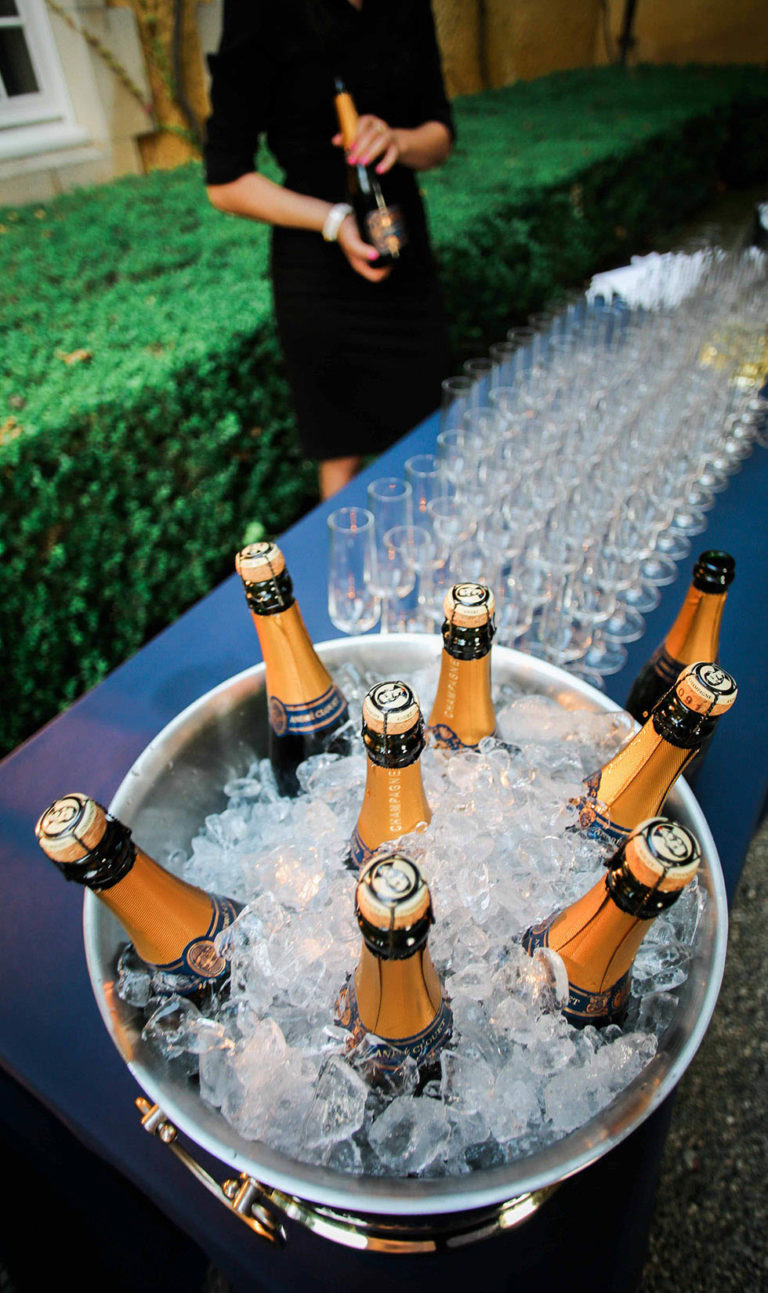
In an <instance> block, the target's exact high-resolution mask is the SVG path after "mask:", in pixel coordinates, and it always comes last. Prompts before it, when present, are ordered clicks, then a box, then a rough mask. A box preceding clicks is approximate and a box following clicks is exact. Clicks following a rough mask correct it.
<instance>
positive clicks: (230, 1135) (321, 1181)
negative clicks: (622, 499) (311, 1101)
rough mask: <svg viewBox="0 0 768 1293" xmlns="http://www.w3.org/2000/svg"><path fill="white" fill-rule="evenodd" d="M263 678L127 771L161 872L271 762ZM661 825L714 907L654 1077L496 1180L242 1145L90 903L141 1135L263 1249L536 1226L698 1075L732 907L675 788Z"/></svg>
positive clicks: (578, 699) (554, 689)
mask: <svg viewBox="0 0 768 1293" xmlns="http://www.w3.org/2000/svg"><path fill="white" fill-rule="evenodd" d="M317 649H318V653H319V655H320V656H321V658H322V659H323V660H324V661H325V662H326V664H328V665H329V666H330V667H331V668H333V666H334V664H336V665H339V664H341V662H342V661H344V660H349V659H352V660H353V661H354V662H355V663H357V664H359V665H360V666H361V667H362V668H364V669H365V670H366V671H370V672H372V673H373V674H374V675H375V676H378V677H380V678H388V677H403V678H405V679H406V680H407V679H408V677H409V675H410V673H411V672H414V671H416V670H417V669H419V668H423V666H424V665H425V664H427V663H428V662H429V661H430V660H433V659H437V657H438V656H439V652H440V649H441V642H440V639H439V638H437V637H425V636H404V635H392V636H383V637H359V638H348V639H341V640H338V641H334V642H328V643H324V644H322V645H320V646H319V647H318V648H317ZM493 668H494V679H495V681H496V683H499V682H504V681H513V682H516V683H517V684H519V685H521V686H522V687H523V689H524V690H527V691H530V692H537V693H543V694H546V695H548V696H551V697H554V698H555V699H557V700H558V701H559V702H560V703H561V704H563V705H565V706H567V707H568V708H575V709H579V708H580V709H586V710H591V711H596V710H600V709H607V710H612V709H617V708H618V706H616V705H615V704H614V703H613V702H612V701H610V700H608V699H607V698H606V697H605V696H603V695H601V693H600V692H598V691H596V690H595V689H594V688H592V687H590V686H588V685H587V684H585V683H583V682H581V681H579V680H578V679H576V678H572V677H570V676H569V675H568V674H567V673H565V672H563V671H562V670H560V669H557V668H555V667H553V666H551V665H548V664H545V663H543V662H542V661H539V660H536V659H534V658H532V657H530V656H526V655H522V654H520V653H519V652H516V651H511V650H509V649H507V648H504V647H495V648H494V656H493ZM263 692H264V666H263V665H257V666H254V667H253V668H251V669H247V670H246V671H245V672H244V673H241V674H237V675H236V676H235V677H233V678H230V679H229V680H228V681H227V682H224V683H222V684H221V685H220V686H219V687H215V688H214V689H213V690H212V691H209V692H208V693H207V694H206V695H205V696H201V697H200V699H199V700H197V701H195V703H194V704H193V705H190V706H189V707H188V708H187V709H185V710H184V711H183V712H182V713H181V714H179V715H178V717H177V718H175V719H174V720H173V721H172V722H171V723H169V724H168V726H167V727H166V728H165V729H164V731H162V732H161V733H160V735H159V736H157V737H156V738H155V740H154V741H152V743H151V744H150V745H149V746H148V747H147V749H146V750H145V751H144V753H143V754H142V755H141V756H140V757H139V758H138V759H137V760H136V762H135V764H134V765H133V767H132V768H131V769H130V771H129V772H128V774H127V776H126V777H125V779H124V781H123V782H122V785H121V786H120V788H119V790H118V791H117V794H116V795H115V797H114V799H113V801H112V803H111V805H110V808H111V811H112V812H113V813H114V814H115V815H116V816H117V817H119V818H121V819H122V820H123V821H125V822H126V823H128V824H129V825H130V826H131V827H132V828H133V829H134V831H135V832H136V835H137V837H138V839H139V841H140V842H141V845H142V847H143V848H145V849H146V850H147V852H148V853H150V854H151V855H154V856H156V857H157V858H158V859H159V860H163V858H164V857H166V856H167V854H168V852H169V850H170V849H171V848H173V849H177V848H185V847H187V846H188V845H189V844H190V842H191V840H192V838H193V836H194V835H196V834H197V832H198V830H199V828H200V826H201V823H202V821H203V819H204V817H205V816H206V815H208V814H209V813H215V812H220V811H221V810H222V809H223V808H224V806H225V797H224V794H223V791H222V786H223V785H224V784H225V782H227V781H229V780H230V778H232V777H235V776H240V775H242V774H243V773H244V772H245V771H246V769H247V767H248V765H249V764H250V762H251V761H252V759H253V756H254V752H257V753H266V749H267V717H266V705H265V703H264V694H263ZM667 811H669V812H671V814H672V815H673V816H675V817H677V818H678V819H679V820H680V821H681V822H683V823H684V824H685V825H687V826H690V827H691V828H692V829H693V831H694V832H695V834H696V835H697V837H698V839H699V841H700V844H701V848H702V854H703V865H702V867H701V873H700V874H701V883H702V884H703V885H704V886H705V888H706V890H707V892H708V895H709V901H708V902H707V904H706V906H705V910H704V913H703V917H702V920H701V921H700V924H699V929H698V931H697V935H696V944H695V948H694V953H693V958H692V962H691V965H690V970H689V975H688V978H687V980H686V982H685V984H684V985H683V986H682V988H681V989H680V993H679V1005H678V1009H677V1011H676V1013H675V1017H674V1020H673V1022H672V1023H671V1024H670V1025H669V1027H668V1028H667V1030H666V1032H665V1033H664V1035H663V1037H662V1038H661V1040H660V1043H659V1049H658V1051H657V1054H656V1055H655V1057H654V1059H653V1060H652V1061H651V1063H650V1064H649V1065H648V1066H647V1067H646V1068H645V1069H644V1070H643V1072H642V1073H641V1074H640V1075H639V1076H638V1077H636V1078H635V1079H634V1080H633V1081H632V1082H631V1083H630V1084H629V1085H628V1086H627V1087H626V1088H625V1089H624V1091H623V1092H622V1093H621V1094H620V1095H619V1096H618V1097H617V1098H616V1099H615V1100H614V1101H613V1102H612V1104H611V1105H609V1106H608V1107H607V1108H606V1109H604V1110H603V1111H602V1112H601V1113H600V1114H599V1115H598V1116H597V1117H595V1118H593V1119H592V1120H591V1121H590V1122H588V1123H586V1124H584V1125H583V1126H582V1127H580V1128H579V1129H578V1130H576V1131H573V1132H571V1133H570V1134H569V1135H567V1136H565V1137H563V1138H562V1139H561V1140H559V1141H557V1143H555V1144H553V1145H550V1146H549V1147H547V1148H546V1149H543V1150H541V1151H539V1152H537V1153H535V1154H532V1155H531V1156H529V1157H527V1158H524V1159H520V1160H518V1161H516V1162H513V1163H509V1164H506V1165H505V1166H501V1167H494V1168H487V1169H483V1170H477V1171H474V1172H472V1173H471V1174H469V1175H465V1176H461V1177H453V1178H440V1179H422V1180H416V1179H392V1178H372V1177H362V1176H361V1177H356V1176H351V1175H344V1174H342V1173H339V1172H335V1171H332V1170H330V1169H328V1168H324V1167H319V1166H314V1165H309V1164H306V1163H300V1162H296V1161H295V1160H293V1159H290V1158H288V1157H287V1156H286V1155H284V1154H281V1153H279V1152H277V1151H276V1150H273V1149H270V1147H269V1146H268V1145H265V1144H262V1143H261V1142H259V1141H247V1140H244V1139H243V1138H242V1137H241V1136H239V1135H238V1134H237V1132H235V1131H234V1130H233V1129H232V1127H230V1125H229V1124H228V1123H227V1122H226V1121H225V1120H224V1118H223V1117H222V1116H221V1114H220V1113H219V1111H218V1110H215V1109H212V1108H209V1107H208V1106H207V1105H205V1104H203V1102H202V1101H201V1100H200V1098H199V1096H198V1094H197V1090H196V1088H195V1087H194V1085H192V1084H191V1083H190V1082H189V1080H188V1079H187V1078H186V1077H185V1076H184V1075H183V1074H182V1073H180V1072H176V1071H175V1070H174V1066H173V1065H172V1064H170V1065H169V1064H168V1062H167V1061H165V1060H163V1059H162V1058H161V1057H160V1056H159V1054H157V1053H156V1052H155V1051H153V1049H152V1048H150V1047H149V1046H148V1045H146V1044H145V1043H144V1042H143V1041H142V1039H141V1027H142V1019H141V1017H140V1014H139V1012H137V1011H136V1010H134V1009H133V1008H132V1007H130V1006H128V1005H126V1004H125V1003H124V1002H122V1001H121V1000H119V998H118V997H117V996H116V994H115V991H114V963H115V955H116V952H117V950H118V948H119V946H120V945H121V943H123V942H124V941H125V935H124V933H123V931H122V929H121V927H120V926H119V924H118V923H117V922H116V920H115V919H114V918H113V917H112V916H111V914H110V913H109V912H108V911H107V909H106V908H105V907H104V906H103V904H101V903H100V902H98V900H97V899H96V898H95V897H94V895H93V894H92V893H90V892H87V893H86V898H85V911H84V932H85V947H86V954H87V958H88V967H89V971H90V975H91V981H92V984H93V990H94V993H95V995H96V1000H97V1002H98V1005H99V1009H100V1010H101V1013H102V1016H103V1018H104V1022H105V1024H106V1026H107V1028H108V1029H109V1032H110V1034H111V1036H112V1039H113V1041H114V1043H115V1045H116V1046H117V1048H118V1050H119V1052H120V1054H121V1055H122V1057H123V1059H124V1060H125V1062H126V1064H127V1065H128V1067H129V1069H130V1070H131V1072H132V1073H133V1075H134V1077H135V1078H136V1080H137V1082H138V1083H139V1085H140V1086H141V1087H142V1089H143V1090H144V1091H145V1092H146V1095H147V1097H148V1098H147V1099H142V1100H139V1101H137V1104H138V1105H139V1108H140V1109H141V1111H142V1115H143V1119H142V1120H143V1122H144V1125H145V1127H146V1128H147V1130H149V1131H152V1132H154V1133H155V1134H157V1135H159V1136H160V1138H161V1139H162V1140H164V1141H165V1142H166V1143H168V1144H170V1145H171V1147H172V1148H173V1149H174V1151H175V1152H176V1153H177V1154H178V1155H179V1156H180V1157H181V1158H182V1159H183V1160H184V1161H185V1162H186V1163H187V1165H188V1166H189V1167H190V1168H191V1170H192V1171H194V1172H195V1174H196V1175H197V1176H198V1177H199V1178H200V1180H201V1181H202V1182H203V1184H204V1185H205V1186H206V1187H207V1188H209V1189H211V1190H213V1191H214V1192H215V1193H217V1194H218V1195H219V1197H220V1198H221V1199H222V1201H223V1202H225V1203H227V1204H228V1206H230V1207H232V1208H234V1209H235V1211H236V1212H237V1213H238V1215H239V1216H240V1217H241V1218H242V1219H243V1220H244V1221H245V1222H246V1223H247V1224H248V1225H249V1226H250V1227H251V1228H252V1229H253V1230H254V1231H257V1232H258V1233H260V1234H261V1235H263V1236H264V1237H265V1238H269V1239H273V1240H279V1239H280V1238H281V1236H282V1235H283V1233H284V1232H283V1230H282V1221H283V1220H284V1217H285V1216H289V1217H291V1218H293V1219H294V1220H298V1221H300V1222H302V1223H303V1224H305V1225H307V1226H308V1227H309V1228H310V1229H312V1230H313V1231H315V1232H316V1233H319V1234H322V1235H325V1236H327V1237H328V1238H331V1239H335V1240H337V1241H340V1242H342V1243H347V1244H350V1245H352V1246H354V1247H357V1248H371V1249H377V1250H379V1251H386V1252H392V1253H397V1252H410V1253H413V1252H419V1251H429V1250H434V1249H437V1248H441V1247H444V1246H446V1245H451V1246H454V1245H456V1244H458V1243H463V1242H469V1241H470V1240H474V1239H479V1238H483V1237H485V1236H487V1235H489V1234H492V1233H494V1232H497V1231H500V1230H505V1229H507V1228H509V1227H510V1226H513V1225H515V1224H517V1223H518V1222H520V1221H521V1220H523V1219H524V1218H525V1217H526V1216H528V1215H530V1213H531V1212H532V1211H534V1210H535V1209H536V1208H537V1207H539V1206H540V1205H541V1204H542V1202H543V1201H544V1200H545V1199H546V1197H547V1195H548V1194H549V1193H550V1192H551V1191H552V1190H553V1189H554V1188H555V1187H556V1186H557V1184H558V1183H559V1182H561V1181H563V1180H565V1178H566V1177H569V1176H572V1175H573V1174H574V1173H575V1172H579V1171H580V1170H581V1169H582V1168H585V1167H587V1166H588V1165H589V1164H590V1163H593V1162H595V1160H597V1159H598V1158H600V1157H601V1156H602V1155H603V1154H606V1153H607V1152H608V1151H609V1150H610V1149H612V1148H613V1147H614V1146H615V1145H617V1144H619V1142H620V1141H622V1140H623V1139H624V1138H625V1137H626V1136H628V1135H629V1133H630V1132H631V1131H633V1130H634V1129H635V1128H636V1127H638V1126H639V1125H640V1123H641V1122H643V1120H644V1119H645V1118H647V1117H648V1115H649V1114H650V1113H651V1112H652V1111H653V1110H654V1109H655V1108H656V1107H657V1106H658V1105H659V1104H660V1103H661V1101H662V1100H664V1098H665V1097H666V1096H667V1095H669V1093H670V1092H671V1091H672V1089H673V1087H674V1086H675V1085H676V1083H677V1082H678V1081H679V1079H680V1077H681V1076H682V1074H683V1072H684V1071H685V1069H686V1068H687V1066H688V1064H689V1063H690V1062H691V1059H692V1058H693V1056H694V1054H695V1052H696V1050H697V1048H698V1046H699V1044H700V1042H701V1040H702V1038H703V1036H704V1033H705V1031H706V1028H707V1025H708V1024H709V1020H710V1018H711V1015H712V1011H713V1009H714V1006H715V1002H716V1000H717V994H718V991H719V989H720V982H721V979H722V974H723V967H724V963H725V951H726V940H727V907H726V898H725V889H724V885H723V878H722V872H721V869H720V862H719V859H718V856H717V851H716V849H715V845H714V841H713V839H712V836H711V834H710V831H709V828H708V826H707V823H706V819H705V817H704V814H703V813H702V811H701V808H700V807H699V805H698V803H697V801H696V799H695V798H694V796H693V794H692V792H691V790H690V789H689V788H688V786H687V785H686V784H685V783H684V782H679V783H678V785H677V787H676V788H675V790H674V791H673V793H672V794H671V795H670V797H669V800H668V804H667ZM178 1132H182V1133H184V1135H185V1137H188V1138H189V1139H190V1140H191V1141H192V1142H194V1143H195V1144H196V1145H198V1146H200V1147H201V1148H202V1149H204V1150H206V1151H207V1152H208V1153H210V1154H212V1155H213V1156H214V1157H215V1158H217V1159H219V1160H221V1161H222V1162H223V1163H224V1164H226V1165H227V1167H228V1168H231V1169H234V1171H235V1173H236V1174H237V1175H236V1176H235V1177H233V1179H231V1180H227V1181H226V1182H224V1184H223V1185H219V1184H218V1183H217V1182H216V1181H214V1179H213V1178H212V1177H211V1176H210V1175H209V1174H208V1173H207V1172H205V1171H204V1170H203V1168H201V1167H200V1166H199V1165H198V1164H197V1163H196V1161H195V1159H194V1157H193V1155H192V1154H191V1153H190V1152H189V1150H188V1149H187V1148H185V1147H184V1145H183V1144H182V1143H181V1142H180V1141H179V1139H178Z"/></svg>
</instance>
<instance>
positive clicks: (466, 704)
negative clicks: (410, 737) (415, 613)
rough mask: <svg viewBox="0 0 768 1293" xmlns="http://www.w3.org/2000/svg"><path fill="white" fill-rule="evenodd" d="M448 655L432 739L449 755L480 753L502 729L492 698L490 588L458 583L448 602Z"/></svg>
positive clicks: (445, 635)
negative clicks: (487, 739)
mask: <svg viewBox="0 0 768 1293" xmlns="http://www.w3.org/2000/svg"><path fill="white" fill-rule="evenodd" d="M443 610H444V612H445V620H444V622H443V651H442V657H441V660H440V679H439V681H438V684H437V695H436V696H435V703H434V705H433V706H432V713H431V714H430V716H429V729H428V730H429V738H430V741H431V742H432V744H433V745H436V746H439V747H442V748H443V749H448V750H462V749H477V746H478V745H479V743H480V741H481V740H482V739H483V737H484V736H492V735H493V733H494V732H495V730H496V711H495V709H494V707H493V699H492V696H491V646H492V644H493V637H494V634H495V632H496V626H495V623H494V618H493V614H494V598H493V593H492V592H491V590H490V588H487V587H486V586H485V584H477V583H464V584H455V585H454V586H453V588H451V589H450V590H449V591H448V592H447V593H446V595H445V600H444V602H443Z"/></svg>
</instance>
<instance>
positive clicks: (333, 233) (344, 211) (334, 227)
mask: <svg viewBox="0 0 768 1293" xmlns="http://www.w3.org/2000/svg"><path fill="white" fill-rule="evenodd" d="M351 214H352V208H351V206H350V205H349V203H348V202H337V203H336V205H335V206H334V207H331V209H330V211H329V212H328V214H327V216H326V217H325V224H324V225H323V237H324V238H325V241H326V242H335V241H336V239H337V238H338V236H339V229H340V228H341V226H342V225H343V223H344V221H345V220H346V218H347V216H348V215H351Z"/></svg>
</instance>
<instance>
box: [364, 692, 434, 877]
mask: <svg viewBox="0 0 768 1293" xmlns="http://www.w3.org/2000/svg"><path fill="white" fill-rule="evenodd" d="M363 744H364V745H365V751H366V755H367V758H368V766H367V769H366V777H365V793H364V795H363V804H362V808H361V809H360V815H359V817H358V819H357V826H356V828H355V833H354V835H353V836H352V841H351V844H350V860H351V862H352V863H353V864H354V866H355V867H361V866H363V865H364V863H365V862H367V861H368V859H369V858H370V856H371V854H372V853H373V852H374V851H375V850H376V849H377V848H378V847H379V845H380V844H384V843H386V842H388V841H390V840H397V839H399V838H400V836H401V835H408V834H409V833H410V832H411V831H414V830H416V828H417V827H418V826H419V825H420V824H421V823H422V822H423V823H424V824H427V823H429V822H430V821H431V819H432V810H431V809H430V807H429V804H428V803H427V798H426V795H425V793H424V783H423V781H422V777H421V764H420V762H419V760H420V758H421V752H422V750H423V749H424V720H423V719H422V716H421V710H420V709H419V702H418V701H417V699H416V697H415V696H414V694H413V692H412V691H411V689H410V687H409V686H407V684H406V683H404V682H379V683H377V684H376V686H375V687H372V688H371V690H370V691H369V692H368V695H367V696H366V697H365V700H364V701H363Z"/></svg>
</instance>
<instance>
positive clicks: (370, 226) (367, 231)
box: [335, 77, 407, 269]
mask: <svg viewBox="0 0 768 1293" xmlns="http://www.w3.org/2000/svg"><path fill="white" fill-rule="evenodd" d="M335 84H336V97H335V104H336V116H337V117H338V121H339V129H340V131H341V137H342V140H343V142H344V148H345V151H348V150H349V148H350V147H351V145H352V141H353V139H354V137H355V133H356V131H357V122H358V116H357V109H356V108H355V104H354V100H353V98H352V95H351V94H350V93H349V91H348V90H347V88H346V86H345V84H344V82H343V81H342V80H341V79H340V78H339V77H336V81H335ZM346 170H347V194H348V198H349V202H350V204H351V206H352V208H353V210H354V213H355V219H356V220H357V227H358V229H359V230H360V237H361V238H362V239H363V240H364V241H365V242H368V243H370V244H371V246H372V247H375V248H376V250H377V252H378V253H379V258H378V260H377V261H376V262H375V265H376V268H377V269H379V268H382V269H383V268H384V266H385V265H393V264H394V263H395V262H396V261H398V260H399V259H400V256H401V255H402V252H403V248H404V247H405V244H406V241H407V237H406V232H405V225H404V224H403V217H402V213H401V211H400V208H399V207H397V206H390V205H389V204H388V203H387V201H386V199H385V197H384V195H383V193H382V190H381V182H380V180H379V177H378V175H377V174H376V171H375V168H374V166H373V165H371V166H363V164H362V162H357V163H356V164H354V165H353V164H351V163H348V164H347V168H346Z"/></svg>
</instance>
